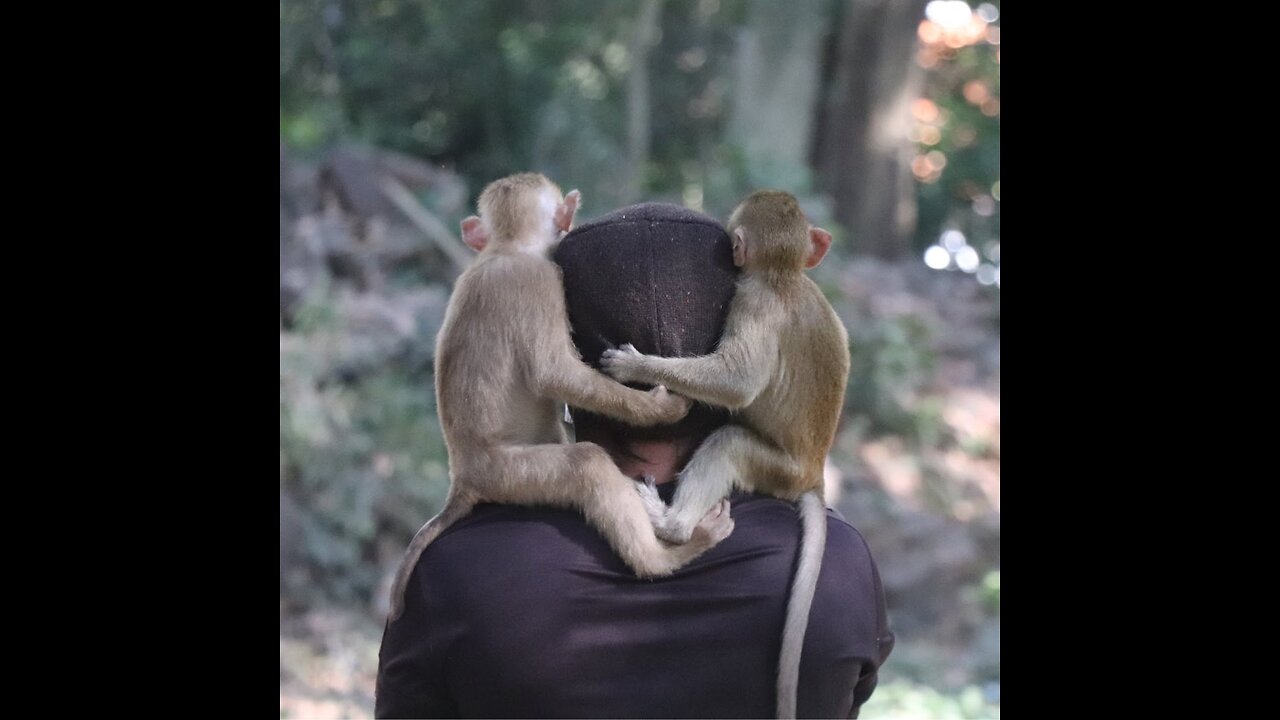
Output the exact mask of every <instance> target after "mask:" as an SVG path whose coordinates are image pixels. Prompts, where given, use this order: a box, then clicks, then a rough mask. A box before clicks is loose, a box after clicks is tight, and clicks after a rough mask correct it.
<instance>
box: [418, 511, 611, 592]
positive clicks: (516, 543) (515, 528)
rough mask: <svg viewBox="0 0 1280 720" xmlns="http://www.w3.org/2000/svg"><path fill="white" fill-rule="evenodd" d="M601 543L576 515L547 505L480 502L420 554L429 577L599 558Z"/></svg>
mask: <svg viewBox="0 0 1280 720" xmlns="http://www.w3.org/2000/svg"><path fill="white" fill-rule="evenodd" d="M601 542H603V540H602V538H600V536H599V533H597V532H596V530H595V528H593V527H591V526H590V525H588V524H587V523H586V521H585V520H584V519H583V517H582V515H581V513H578V512H575V511H573V510H565V509H559V508H551V507H525V506H518V505H498V504H488V503H485V504H481V505H477V506H476V507H475V508H474V509H473V510H472V511H471V513H470V514H468V515H467V516H466V517H464V518H462V519H460V520H458V521H457V522H456V523H454V524H453V525H452V526H450V527H449V528H448V529H446V530H445V531H444V532H443V533H441V535H440V537H438V538H436V540H435V541H434V542H432V543H431V545H429V546H427V549H426V550H424V551H423V553H422V557H421V558H420V559H419V564H426V565H429V566H430V567H431V569H432V572H433V573H451V572H454V571H457V572H462V573H466V574H473V573H474V572H475V571H476V570H477V569H479V570H493V569H495V568H503V567H524V568H527V569H530V570H533V569H537V568H546V567H550V566H564V565H567V564H573V563H575V562H579V561H581V560H584V559H587V558H591V557H593V556H595V555H598V548H597V546H598V545H599V544H600V543H601Z"/></svg>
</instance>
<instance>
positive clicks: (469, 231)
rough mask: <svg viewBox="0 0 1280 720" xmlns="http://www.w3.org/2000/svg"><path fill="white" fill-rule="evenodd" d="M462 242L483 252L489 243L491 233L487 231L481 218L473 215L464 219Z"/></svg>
mask: <svg viewBox="0 0 1280 720" xmlns="http://www.w3.org/2000/svg"><path fill="white" fill-rule="evenodd" d="M462 242H464V243H466V244H467V245H468V246H469V247H470V248H471V249H472V250H475V251H476V252H481V251H482V250H484V248H485V246H486V245H488V244H489V233H487V232H485V229H484V225H483V224H481V222H480V218H478V217H476V216H475V215H472V216H471V217H468V218H464V219H463V220H462Z"/></svg>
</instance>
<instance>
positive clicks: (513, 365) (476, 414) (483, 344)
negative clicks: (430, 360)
mask: <svg viewBox="0 0 1280 720" xmlns="http://www.w3.org/2000/svg"><path fill="white" fill-rule="evenodd" d="M565 317H566V315H565V312H564V298H563V294H562V290H561V287H560V281H559V275H558V268H556V266H555V265H554V263H552V262H551V261H550V260H547V259H545V258H539V257H536V256H532V255H527V254H523V253H496V252H495V253H489V254H484V255H481V257H479V258H478V259H477V260H476V261H475V262H474V263H473V264H472V265H471V267H469V268H468V269H467V270H466V271H465V272H463V274H462V275H461V276H459V278H458V281H457V283H456V284H455V286H454V290H453V294H452V295H451V296H450V298H449V305H448V308H447V309H446V311H445V319H444V323H443V324H442V325H441V327H440V333H439V335H438V336H437V338H436V355H435V376H436V377H435V380H436V405H437V414H438V416H439V418H440V425H441V428H442V430H443V432H444V438H445V444H446V446H447V448H448V450H449V462H450V466H451V467H456V466H457V464H458V463H459V462H465V461H466V460H467V458H466V457H465V455H466V454H467V453H469V452H483V451H485V450H488V449H491V448H493V447H495V446H497V445H502V444H540V443H548V442H560V441H562V440H563V439H564V436H563V434H562V430H561V429H560V425H559V419H558V418H557V416H556V404H555V401H554V400H549V399H544V398H540V397H539V396H538V394H537V393H536V392H535V389H534V388H533V382H532V378H531V375H530V372H529V369H530V365H529V362H528V358H529V356H530V354H531V353H539V352H546V350H545V349H544V346H545V345H546V344H547V343H549V342H554V338H551V337H547V335H557V334H559V333H555V332H551V333H548V332H544V331H545V330H546V329H547V328H548V327H551V328H556V327H560V326H565V335H566V336H567V333H568V330H567V326H566V323H567V320H565Z"/></svg>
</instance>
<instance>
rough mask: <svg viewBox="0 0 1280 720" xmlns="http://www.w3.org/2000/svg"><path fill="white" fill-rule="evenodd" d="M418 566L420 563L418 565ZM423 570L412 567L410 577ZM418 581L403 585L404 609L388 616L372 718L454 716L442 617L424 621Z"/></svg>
mask: <svg viewBox="0 0 1280 720" xmlns="http://www.w3.org/2000/svg"><path fill="white" fill-rule="evenodd" d="M420 569H421V568H420ZM422 575H423V573H421V572H416V573H414V577H415V579H419V578H421V576H422ZM423 592H424V588H423V587H422V586H421V584H420V581H419V582H412V581H411V582H410V583H409V587H408V588H407V589H406V596H405V609H404V614H403V615H401V616H400V618H399V619H398V620H396V621H395V622H388V623H387V625H386V627H385V628H384V629H383V632H382V648H381V650H380V651H379V653H378V680H377V688H376V690H375V693H374V698H375V699H374V717H375V718H452V717H458V712H457V709H456V707H455V704H454V701H453V699H452V698H451V697H450V695H449V692H448V687H447V685H446V683H445V676H444V667H445V665H444V654H445V648H446V647H447V643H446V642H445V641H444V638H443V637H442V635H443V633H442V630H443V628H442V623H441V621H442V620H444V621H445V624H446V626H447V620H446V619H444V618H439V617H438V618H437V620H436V622H433V623H429V622H428V621H427V618H428V617H430V615H431V610H430V608H429V607H428V605H429V603H428V599H427V598H426V597H425V596H424V595H423Z"/></svg>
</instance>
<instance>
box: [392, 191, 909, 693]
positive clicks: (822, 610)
mask: <svg viewBox="0 0 1280 720" xmlns="http://www.w3.org/2000/svg"><path fill="white" fill-rule="evenodd" d="M554 259H555V260H556V262H557V263H558V264H559V265H560V267H561V270H562V273H563V278H564V287H565V300H566V304H567V307H568V309H569V316H570V324H571V326H572V328H573V331H574V341H575V343H576V344H577V345H578V349H579V351H580V352H581V353H582V356H583V358H584V359H586V361H587V362H591V363H594V362H596V361H597V360H598V359H599V357H600V354H601V353H602V352H603V351H604V350H605V349H606V348H608V347H616V346H618V345H621V344H623V343H628V342H630V343H635V344H636V345H637V346H638V347H646V346H648V347H652V348H656V352H657V353H658V354H662V355H668V356H687V355H701V354H706V353H708V352H711V351H712V350H714V348H715V346H716V343H717V341H718V339H719V337H720V333H721V331H722V330H723V326H724V318H725V315H726V313H727V311H728V305H729V301H730V300H731V299H732V297H733V289H734V282H735V279H736V270H735V268H734V266H733V262H732V254H731V249H730V242H729V238H728V235H727V234H726V233H725V230H724V228H723V227H722V226H721V225H720V224H719V223H717V222H716V221H715V220H713V219H711V218H709V217H707V216H705V215H702V214H700V213H696V212H694V211H692V210H688V209H685V208H681V207H679V206H676V205H670V204H665V203H645V204H641V205H635V206H631V207H627V208H623V209H621V210H618V211H615V212H612V213H609V214H607V215H605V216H603V217H601V218H598V219H596V220H594V221H592V222H589V223H585V224H583V225H581V226H579V227H578V228H575V229H574V230H573V231H572V232H570V233H569V234H568V235H566V236H565V238H564V240H563V241H562V242H561V243H560V245H559V246H558V248H557V249H556V251H555V253H554ZM727 421H728V414H727V413H726V412H724V411H723V410H719V409H716V408H711V407H707V406H705V405H701V404H695V405H694V408H693V409H692V410H691V411H690V413H689V415H688V416H687V417H685V418H684V420H682V421H681V422H680V423H677V424H675V425H671V426H666V427H662V428H647V429H636V428H630V427H628V426H625V425H622V424H620V423H617V422H614V421H612V420H610V419H608V418H605V417H601V416H595V415H591V414H588V413H584V412H572V422H573V427H574V432H575V435H576V439H577V440H578V441H589V442H594V443H597V444H599V445H601V446H602V447H603V448H604V449H605V450H606V451H608V452H609V453H610V455H611V456H612V457H613V459H614V461H615V462H616V463H617V464H618V467H619V468H620V469H621V470H622V471H623V472H624V473H625V474H627V475H629V476H631V477H636V478H640V477H642V476H645V475H649V476H653V477H654V478H655V480H656V481H657V482H658V484H659V485H658V487H659V490H660V493H661V494H662V496H663V499H664V500H667V501H668V502H669V501H670V499H671V495H672V493H673V492H674V489H675V483H676V482H678V478H677V473H678V472H679V470H680V468H681V467H682V466H683V465H684V463H685V462H686V461H687V460H688V459H689V457H690V456H691V455H692V454H693V451H694V450H695V449H696V448H697V446H698V444H699V442H701V440H702V439H703V438H705V437H706V436H707V435H708V434H710V432H711V431H712V430H714V429H715V428H717V427H719V426H720V425H721V424H723V423H725V422H727ZM730 513H731V516H732V517H733V519H734V523H735V527H734V531H733V533H732V534H731V535H730V536H729V537H728V538H727V539H725V540H724V541H722V542H721V543H720V544H718V545H716V546H715V547H713V548H712V549H711V550H709V551H707V552H706V553H705V554H703V555H701V556H700V557H698V558H697V559H696V560H694V561H693V562H692V563H690V564H689V565H687V566H686V567H684V568H682V569H681V570H679V571H677V572H676V573H675V574H674V575H672V576H670V577H666V578H659V579H652V580H646V579H640V578H637V577H636V576H635V575H634V574H633V573H632V572H631V571H630V570H629V569H628V568H627V567H626V566H625V565H624V564H623V563H622V560H621V559H620V558H618V557H617V556H616V555H615V554H614V553H613V551H612V550H611V548H610V547H609V545H608V544H607V543H606V542H605V540H604V539H603V537H601V536H600V535H599V534H598V533H597V532H596V531H595V529H594V528H592V527H591V526H589V525H587V524H586V522H585V521H584V519H583V518H582V516H581V515H580V514H578V513H576V512H574V511H571V510H565V509H555V508H536V507H517V506H507V505H496V504H486V505H480V506H478V507H476V508H475V510H474V511H473V512H472V514H471V515H470V516H468V517H466V518H464V519H463V520H461V521H459V522H457V523H456V524H455V525H454V526H453V527H451V528H450V529H449V530H447V531H446V532H445V533H444V534H442V535H441V536H440V537H439V538H438V539H437V540H436V541H435V542H434V543H433V544H432V545H431V546H429V547H428V548H427V550H426V551H425V552H423V554H422V556H421V557H420V558H419V560H418V565H417V567H416V569H415V571H414V573H413V576H412V579H411V580H410V584H409V587H408V589H407V595H406V607H405V611H404V615H403V616H402V617H401V618H400V619H398V620H397V621H395V622H394V623H389V624H388V625H387V626H386V628H385V630H384V634H383V639H382V647H381V650H380V652H379V663H378V676H377V688H376V700H375V711H374V712H375V716H376V717H378V718H400V717H527V718H532V717H601V718H602V717H651V718H652V717H702V718H712V717H772V716H773V714H774V712H775V707H774V703H775V690H776V688H775V686H776V675H777V669H778V668H777V665H778V653H779V650H780V648H781V643H782V624H783V616H784V612H785V609H786V604H787V598H788V594H789V591H790V584H791V579H792V576H793V573H794V569H795V563H796V561H797V552H798V549H799V540H800V522H799V517H798V514H797V512H796V508H795V506H794V505H793V504H790V503H786V502H783V501H781V500H777V499H774V498H771V497H767V496H761V495H754V494H748V493H735V494H734V495H733V496H732V497H731V506H730ZM827 520H828V534H827V548H826V555H825V557H824V560H823V566H822V572H821V574H820V576H819V581H818V588H817V592H816V595H815V597H814V601H813V606H812V609H811V611H810V618H809V627H808V630H807V632H806V635H805V642H804V650H803V656H802V660H801V669H800V687H799V702H798V708H797V710H798V713H799V715H800V717H857V714H858V710H859V708H860V706H861V705H862V704H863V703H864V702H865V701H866V700H867V698H868V697H870V695H871V693H872V691H873V690H874V689H875V686H876V680H877V676H878V675H877V673H878V670H879V668H880V666H881V664H882V663H883V662H884V661H885V659H886V658H887V657H888V655H889V653H890V652H891V650H892V648H893V642H894V636H893V633H892V632H891V631H890V630H889V629H888V626H887V621H886V613H885V600H884V593H883V590H882V588H881V584H880V578H879V574H878V572H877V569H876V564H875V562H874V560H873V559H872V557H871V554H870V551H869V550H868V548H867V544H866V542H865V541H864V539H863V538H862V536H861V535H860V534H859V533H858V531H857V530H856V529H854V528H853V527H852V526H851V525H850V524H849V523H848V522H846V521H845V520H844V519H843V518H842V517H841V516H840V515H839V514H838V513H836V512H835V511H831V510H829V511H828V517H827Z"/></svg>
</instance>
